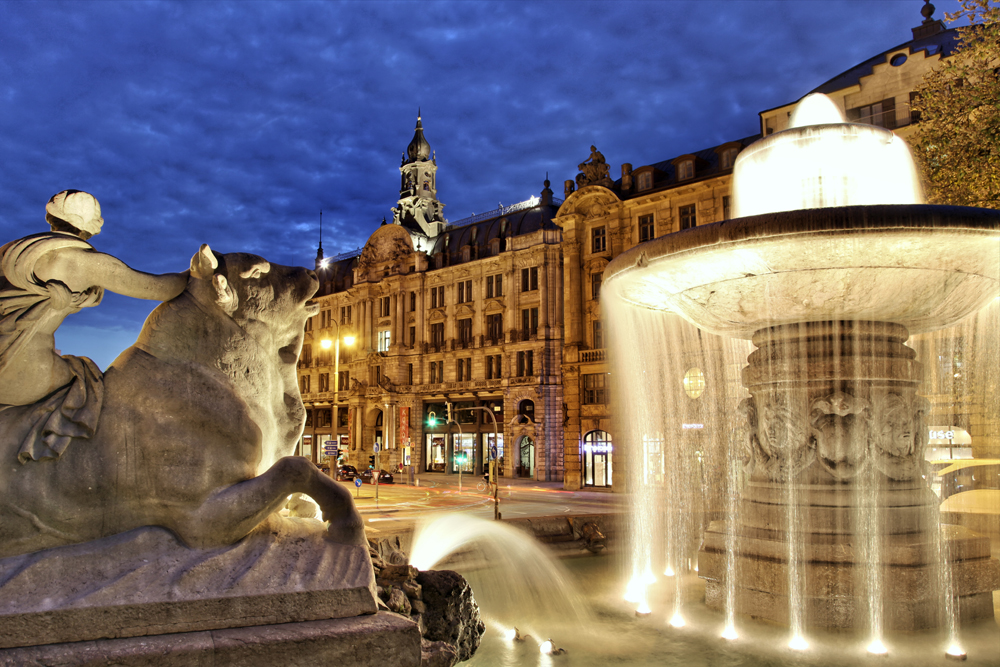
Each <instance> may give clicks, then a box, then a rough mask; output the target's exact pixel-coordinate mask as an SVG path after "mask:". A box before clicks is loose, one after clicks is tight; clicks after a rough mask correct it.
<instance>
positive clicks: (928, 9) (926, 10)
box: [920, 0, 935, 23]
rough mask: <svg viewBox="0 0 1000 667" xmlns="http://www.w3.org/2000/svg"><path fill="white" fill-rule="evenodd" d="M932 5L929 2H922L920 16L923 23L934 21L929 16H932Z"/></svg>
mask: <svg viewBox="0 0 1000 667" xmlns="http://www.w3.org/2000/svg"><path fill="white" fill-rule="evenodd" d="M934 9H935V7H934V5H932V4H931V0H924V6H923V7H921V8H920V15H921V16H923V17H924V23H929V22H930V21H933V20H934V19H932V18H931V16H933V15H934Z"/></svg>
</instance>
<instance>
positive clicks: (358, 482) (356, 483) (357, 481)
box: [354, 477, 361, 489]
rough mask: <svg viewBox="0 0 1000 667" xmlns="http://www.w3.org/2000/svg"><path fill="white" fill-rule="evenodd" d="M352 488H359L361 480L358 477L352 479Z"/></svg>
mask: <svg viewBox="0 0 1000 667" xmlns="http://www.w3.org/2000/svg"><path fill="white" fill-rule="evenodd" d="M354 486H356V487H358V488H359V489H360V488H361V478H360V477H355V478H354Z"/></svg>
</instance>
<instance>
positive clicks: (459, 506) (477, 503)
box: [341, 473, 624, 538]
mask: <svg viewBox="0 0 1000 667" xmlns="http://www.w3.org/2000/svg"><path fill="white" fill-rule="evenodd" d="M481 479H482V478H481V477H478V476H476V475H463V476H462V488H461V490H460V489H459V480H458V475H445V474H442V473H424V474H421V475H420V476H419V477H418V481H419V485H414V486H410V485H407V484H380V485H379V488H378V496H379V497H378V501H377V505H376V499H375V487H374V486H372V485H371V484H363V485H362V486H361V488H360V489H356V488H355V487H354V484H353V482H341V483H342V484H344V485H346V486H348V487H350V488H351V489H352V495H354V496H355V498H356V499H355V503H356V504H357V506H358V509H359V510H360V512H361V515H362V516H363V517H364V518H365V522H366V524H367V525H366V528H367V530H368V534H369V537H372V538H374V537H379V536H380V534H382V535H392V534H397V533H402V532H408V531H409V530H410V528H411V527H412V525H413V524H414V522H415V521H417V520H418V519H421V518H425V517H428V516H433V515H434V514H438V513H443V512H464V513H468V514H471V515H473V516H476V517H479V518H483V519H492V518H493V515H494V508H493V497H492V496H491V495H487V492H486V491H478V490H477V489H476V484H477V483H478V482H479V481H481ZM499 504H500V512H501V514H502V515H503V518H505V519H515V518H526V517H532V516H551V515H555V514H603V513H611V512H617V511H621V510H622V509H623V508H624V498H622V497H621V496H620V495H618V494H612V493H611V492H610V491H595V490H587V491H566V490H564V489H563V488H562V483H561V482H536V481H534V480H524V479H501V484H500V492H499Z"/></svg>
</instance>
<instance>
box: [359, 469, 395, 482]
mask: <svg viewBox="0 0 1000 667" xmlns="http://www.w3.org/2000/svg"><path fill="white" fill-rule="evenodd" d="M374 472H375V471H374V470H371V469H369V470H365V471H362V473H361V481H362V482H364V483H365V484H374V483H375V482H374V481H373V480H374V477H375V475H374V474H372V473H374ZM378 483H379V484H392V483H393V478H392V475H390V474H389V473H388V472H386V471H385V470H379V471H378Z"/></svg>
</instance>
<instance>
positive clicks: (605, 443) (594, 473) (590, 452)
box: [583, 431, 612, 486]
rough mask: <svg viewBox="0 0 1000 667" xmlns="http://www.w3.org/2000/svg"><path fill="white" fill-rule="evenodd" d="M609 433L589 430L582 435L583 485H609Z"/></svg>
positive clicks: (610, 452)
mask: <svg viewBox="0 0 1000 667" xmlns="http://www.w3.org/2000/svg"><path fill="white" fill-rule="evenodd" d="M611 454H612V445H611V434H610V433H608V432H607V431H590V432H589V433H587V434H586V435H585V436H583V484H584V486H611Z"/></svg>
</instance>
